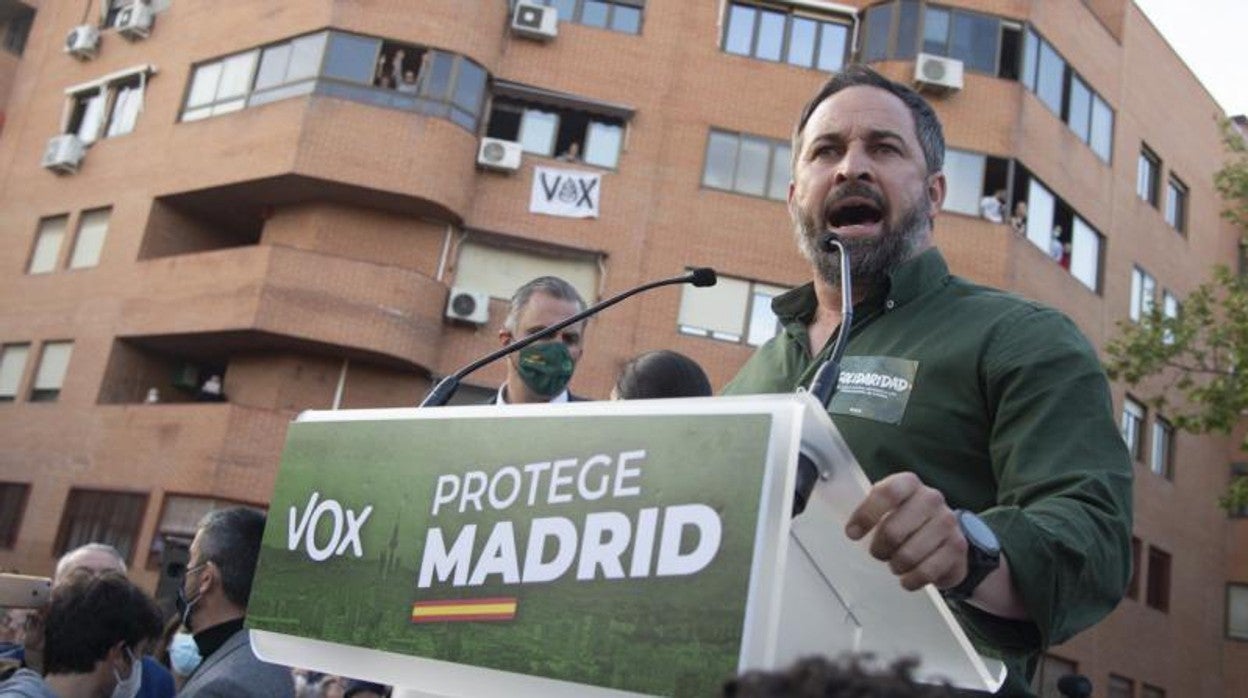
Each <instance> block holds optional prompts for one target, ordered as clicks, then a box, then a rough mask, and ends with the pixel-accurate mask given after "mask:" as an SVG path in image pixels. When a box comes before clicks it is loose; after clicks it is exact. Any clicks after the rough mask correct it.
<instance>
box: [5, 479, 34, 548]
mask: <svg viewBox="0 0 1248 698" xmlns="http://www.w3.org/2000/svg"><path fill="white" fill-rule="evenodd" d="M30 489H31V485H30V483H29V482H15V481H12V480H5V481H0V502H4V503H6V506H3V507H0V550H12V549H13V547H14V546H15V545H17V536H18V534H19V533H21V531H22V523H23V521H24V520H25V518H26V505H27V504H28V503H29V502H30ZM15 495H16V496H15ZM14 499H16V500H17V501H16V502H14V501H12V500H14Z"/></svg>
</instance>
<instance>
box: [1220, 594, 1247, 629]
mask: <svg viewBox="0 0 1248 698" xmlns="http://www.w3.org/2000/svg"><path fill="white" fill-rule="evenodd" d="M1236 590H1242V595H1243V604H1244V611H1243V614H1244V619H1245V620H1244V627H1243V629H1242V630H1238V629H1236V628H1233V627H1232V626H1231V620H1232V618H1231V616H1232V614H1231V609H1232V605H1233V603H1232V602H1233V601H1234V599H1233V598H1232V597H1233V596H1234V595H1235V594H1234V592H1235V591H1236ZM1224 607H1225V608H1226V622H1225V625H1224V628H1225V636H1226V639H1228V640H1233V641H1236V642H1248V582H1227V583H1226V605H1225V606H1224Z"/></svg>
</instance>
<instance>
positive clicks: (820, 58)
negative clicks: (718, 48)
mask: <svg viewBox="0 0 1248 698" xmlns="http://www.w3.org/2000/svg"><path fill="white" fill-rule="evenodd" d="M850 21H851V20H850V19H849V18H836V19H830V18H826V17H818V16H813V15H803V14H797V13H795V12H793V11H792V10H781V9H776V8H773V7H762V6H758V5H753V4H747V3H743V2H733V3H730V4H729V5H728V14H727V17H726V19H725V21H724V36H723V49H724V51H725V52H726V53H733V54H736V55H739V56H750V57H753V58H758V59H761V60H765V61H783V62H785V63H788V64H790V65H796V66H801V67H803V68H816V69H818V70H823V71H828V72H835V71H838V70H841V69H842V68H844V67H845V62H846V59H847V56H848V48H849V36H850Z"/></svg>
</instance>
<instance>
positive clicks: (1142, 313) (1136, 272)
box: [1128, 267, 1157, 322]
mask: <svg viewBox="0 0 1248 698" xmlns="http://www.w3.org/2000/svg"><path fill="white" fill-rule="evenodd" d="M1156 297H1157V281H1156V280H1155V279H1154V278H1153V277H1152V275H1151V274H1149V273H1148V272H1146V271H1144V270H1143V269H1141V268H1139V267H1132V268H1131V307H1130V309H1129V310H1128V316H1129V317H1130V318H1131V321H1132V322H1141V321H1143V320H1144V319H1145V318H1147V317H1148V315H1149V313H1151V312H1153V303H1154V302H1155V299H1156Z"/></svg>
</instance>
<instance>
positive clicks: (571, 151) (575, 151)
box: [556, 141, 581, 162]
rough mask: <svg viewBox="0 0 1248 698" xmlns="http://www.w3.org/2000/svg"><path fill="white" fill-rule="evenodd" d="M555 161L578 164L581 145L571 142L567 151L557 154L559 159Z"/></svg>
mask: <svg viewBox="0 0 1248 698" xmlns="http://www.w3.org/2000/svg"><path fill="white" fill-rule="evenodd" d="M556 159H557V160H562V161H563V162H580V161H581V144H580V143H578V142H576V141H572V142H571V143H569V144H568V149H567V150H565V151H563V152H562V153H559V157H558V158H556Z"/></svg>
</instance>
